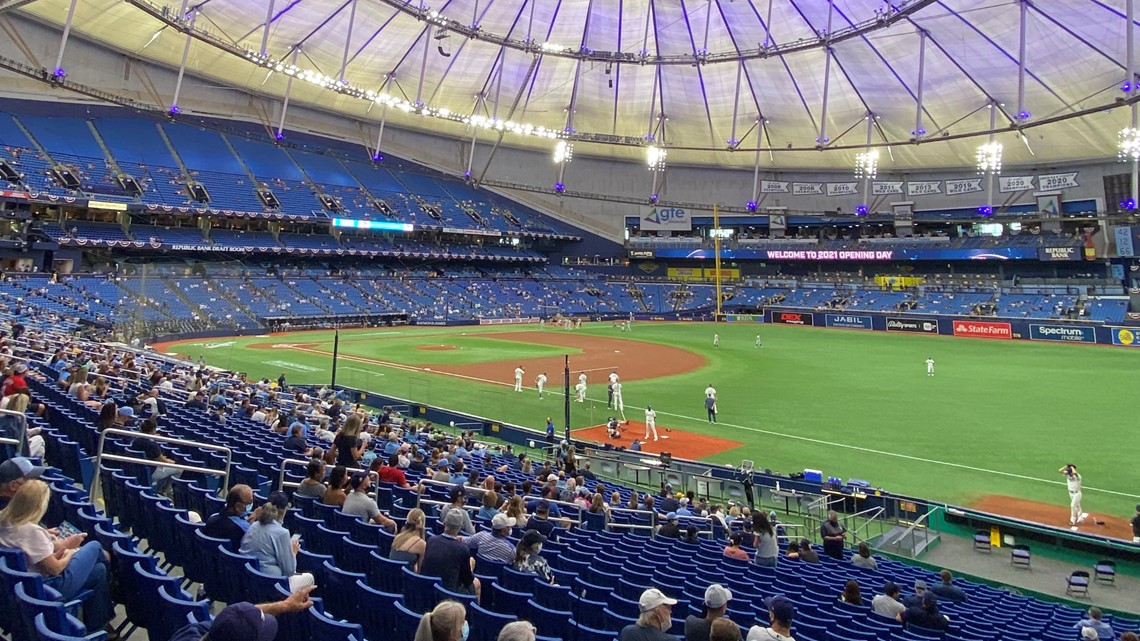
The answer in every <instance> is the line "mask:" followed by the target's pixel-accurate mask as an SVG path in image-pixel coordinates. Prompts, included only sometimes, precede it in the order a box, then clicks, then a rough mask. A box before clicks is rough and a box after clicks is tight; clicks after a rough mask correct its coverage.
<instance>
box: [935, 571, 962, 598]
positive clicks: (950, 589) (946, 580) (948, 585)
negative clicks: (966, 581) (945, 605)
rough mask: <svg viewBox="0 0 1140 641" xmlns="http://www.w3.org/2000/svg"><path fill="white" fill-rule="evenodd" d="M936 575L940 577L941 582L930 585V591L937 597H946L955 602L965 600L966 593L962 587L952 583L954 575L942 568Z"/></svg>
mask: <svg viewBox="0 0 1140 641" xmlns="http://www.w3.org/2000/svg"><path fill="white" fill-rule="evenodd" d="M938 576H939V577H940V578H941V579H942V583H939V584H938V585H934V586H932V587H931V588H930V591H931V592H933V593H934V594H936V595H937V596H938V598H939V599H946V600H947V601H953V602H955V603H962V602H963V601H965V600H966V598H967V597H966V593H965V592H963V591H962V588H960V587H958V586H956V585H954V584H953V583H952V581H953V580H954V575H952V574H950V570H942V571H941V572H939V573H938Z"/></svg>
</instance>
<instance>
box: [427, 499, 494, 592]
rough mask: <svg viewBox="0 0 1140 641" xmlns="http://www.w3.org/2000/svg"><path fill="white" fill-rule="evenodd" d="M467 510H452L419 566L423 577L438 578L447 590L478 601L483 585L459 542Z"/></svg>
mask: <svg viewBox="0 0 1140 641" xmlns="http://www.w3.org/2000/svg"><path fill="white" fill-rule="evenodd" d="M465 514H466V510H464V509H463V508H458V509H452V510H451V511H449V512H448V513H447V514H446V515H444V517H443V534H440V535H438V536H433V537H431V538H430V539H428V542H427V545H425V546H424V555H423V559H422V561H421V562H420V574H423V575H425V576H438V577H440V583H441V584H442V585H443V587H444V588H446V589H448V590H451V591H452V592H459V593H462V594H474V595H475V597H476V599H478V597H479V592H480V589H481V585H480V583H479V579H477V578H475V574H474V572H473V571H472V566H473V565H474V564H473V563H471V559H472V558H474V557H472V556H471V550H470V549H468V547H467V546H466V545H464V543H463V541H461V540H459V532H460V528H462V527H463V517H464V515H465Z"/></svg>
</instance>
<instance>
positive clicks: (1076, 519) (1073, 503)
mask: <svg viewBox="0 0 1140 641" xmlns="http://www.w3.org/2000/svg"><path fill="white" fill-rule="evenodd" d="M1057 471H1058V472H1060V473H1061V474H1064V475H1065V484H1066V485H1068V486H1069V529H1071V530H1076V529H1077V524H1078V523H1083V522H1084V520H1085V519H1087V518H1089V515H1088V514H1087V513H1085V512H1082V511H1081V473H1080V472H1078V471H1077V466H1076V465H1073V464H1072V463H1069V464H1068V465H1066V466H1064V467H1062V468H1061V469H1060V470H1057Z"/></svg>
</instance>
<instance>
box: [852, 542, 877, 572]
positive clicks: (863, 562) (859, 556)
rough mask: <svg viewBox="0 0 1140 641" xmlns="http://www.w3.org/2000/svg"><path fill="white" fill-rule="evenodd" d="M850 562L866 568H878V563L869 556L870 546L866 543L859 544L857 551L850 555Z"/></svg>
mask: <svg viewBox="0 0 1140 641" xmlns="http://www.w3.org/2000/svg"><path fill="white" fill-rule="evenodd" d="M851 564H852V565H854V566H855V567H858V568H864V569H866V570H878V569H879V563H878V561H875V558H874V557H873V556H871V548H870V547H868V546H867V544H866V543H860V544H859V551H858V552H856V553H855V554H854V555H853V556H852V557H851Z"/></svg>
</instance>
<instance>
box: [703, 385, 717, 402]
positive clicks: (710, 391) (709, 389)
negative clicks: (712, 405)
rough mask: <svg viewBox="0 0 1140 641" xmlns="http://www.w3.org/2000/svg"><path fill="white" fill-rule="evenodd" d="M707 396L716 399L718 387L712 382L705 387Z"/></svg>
mask: <svg viewBox="0 0 1140 641" xmlns="http://www.w3.org/2000/svg"><path fill="white" fill-rule="evenodd" d="M705 398H711V399H713V400H714V401H715V400H716V388H715V387H713V386H712V383H709V386H708V387H706V388H705Z"/></svg>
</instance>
